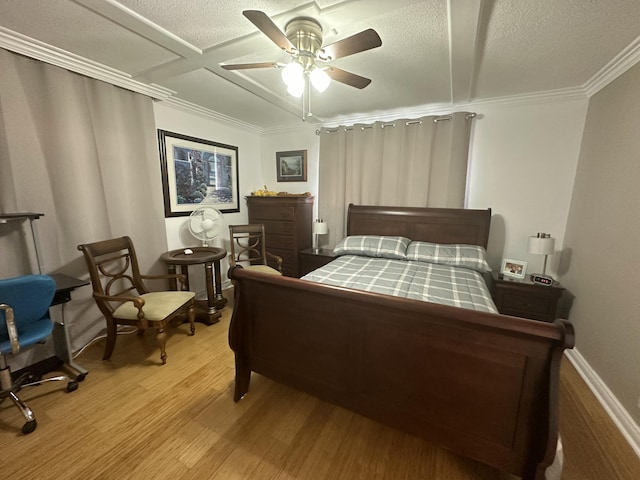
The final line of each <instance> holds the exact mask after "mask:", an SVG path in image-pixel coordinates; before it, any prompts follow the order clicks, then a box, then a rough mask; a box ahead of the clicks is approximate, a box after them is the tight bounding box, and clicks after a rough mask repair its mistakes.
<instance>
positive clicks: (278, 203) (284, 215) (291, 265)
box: [246, 196, 314, 277]
mask: <svg viewBox="0 0 640 480" xmlns="http://www.w3.org/2000/svg"><path fill="white" fill-rule="evenodd" d="M246 198H247V207H248V209H249V223H262V224H263V225H264V228H265V232H266V236H267V238H266V243H267V245H266V246H267V251H268V252H270V253H273V254H274V255H278V256H280V257H282V273H283V274H284V275H287V276H289V277H298V276H300V264H299V260H298V252H300V250H305V249H307V248H311V246H312V234H311V224H312V220H313V200H314V198H313V197H254V196H251V197H246ZM272 266H275V265H272Z"/></svg>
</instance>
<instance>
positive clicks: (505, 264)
mask: <svg viewBox="0 0 640 480" xmlns="http://www.w3.org/2000/svg"><path fill="white" fill-rule="evenodd" d="M526 271H527V262H523V261H522V260H511V259H510V258H505V259H504V260H502V268H501V269H500V273H502V274H503V275H504V276H506V277H512V278H519V279H522V278H524V275H525V272H526Z"/></svg>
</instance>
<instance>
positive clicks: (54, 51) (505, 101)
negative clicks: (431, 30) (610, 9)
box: [0, 27, 640, 134]
mask: <svg viewBox="0 0 640 480" xmlns="http://www.w3.org/2000/svg"><path fill="white" fill-rule="evenodd" d="M0 48H5V49H7V50H9V51H12V52H15V53H19V54H21V55H24V56H27V57H30V58H34V59H36V60H41V61H43V62H45V63H49V64H52V65H56V66H59V67H62V68H65V69H67V70H70V71H72V72H75V73H79V74H82V75H86V76H87V77H90V78H94V79H96V80H101V81H104V82H107V83H110V84H112V85H115V86H118V87H122V88H125V89H127V90H131V91H134V92H137V93H141V94H143V95H147V96H149V97H151V98H153V99H155V100H160V101H164V102H166V104H167V105H171V106H173V107H175V108H179V109H181V110H183V111H186V112H190V113H193V114H195V115H199V116H202V117H206V118H211V119H214V120H217V121H220V122H224V123H226V124H228V125H231V126H234V127H237V128H241V129H243V130H247V131H250V132H253V133H258V134H265V133H278V132H286V131H292V130H296V129H298V128H300V129H303V128H306V127H308V126H309V125H308V124H301V125H299V126H280V127H273V128H262V127H258V126H256V125H252V124H249V123H246V122H243V121H240V120H237V119H235V118H232V117H229V116H227V115H223V114H221V113H218V112H215V111H213V110H209V109H207V108H205V107H201V106H199V105H195V104H193V103H190V102H187V101H185V100H181V99H178V98H176V97H175V95H176V94H177V92H175V91H173V90H170V89H168V88H165V87H162V86H160V85H156V84H154V83H150V84H147V83H143V82H140V81H137V80H134V79H133V78H132V76H131V75H129V74H127V73H125V72H122V71H120V70H116V69H114V68H111V67H108V66H105V65H102V64H99V63H97V62H93V61H91V60H88V59H86V58H83V57H80V56H79V55H75V54H72V53H70V52H67V51H65V50H62V49H60V48H57V47H53V46H51V45H48V44H46V43H44V42H40V41H39V40H35V39H33V38H30V37H27V36H25V35H22V34H20V33H18V32H15V31H13V30H10V29H8V28H4V27H0ZM638 62H640V37H638V38H637V39H636V40H634V41H633V42H632V43H631V44H630V45H629V46H628V47H626V48H625V49H624V50H622V51H621V52H620V53H619V54H618V55H616V57H615V58H613V59H612V60H611V61H610V62H609V63H608V64H607V65H605V66H604V67H603V68H602V69H601V70H599V71H598V72H597V73H596V74H595V75H594V76H593V77H591V78H590V79H589V80H588V81H587V82H586V83H585V84H583V85H581V86H578V87H572V88H564V89H558V90H550V91H546V92H536V93H530V94H525V95H513V96H506V97H495V98H489V99H482V100H473V101H471V102H467V103H458V104H453V103H441V104H427V105H420V106H416V107H410V108H398V109H393V110H387V111H379V112H372V113H366V114H364V113H363V114H357V115H351V116H342V117H334V118H327V119H322V120H321V119H319V120H320V121H319V122H318V123H317V124H316V126H317V127H320V126H323V127H335V126H337V125H353V124H356V123H372V122H375V121H389V120H395V119H397V118H418V117H424V116H428V115H441V114H445V113H450V112H451V111H452V110H454V109H455V110H470V111H471V110H473V109H474V108H476V107H478V106H488V105H516V104H523V103H540V102H554V101H568V100H584V99H588V98H589V97H591V96H593V95H594V94H595V93H597V92H598V91H600V90H601V89H602V88H604V87H605V86H607V85H608V84H609V83H611V82H612V81H614V80H615V79H616V78H618V77H619V76H620V75H622V74H623V73H625V72H626V71H627V70H629V69H630V68H631V67H633V66H634V65H636V64H637V63H638Z"/></svg>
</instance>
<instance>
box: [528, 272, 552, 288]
mask: <svg viewBox="0 0 640 480" xmlns="http://www.w3.org/2000/svg"><path fill="white" fill-rule="evenodd" d="M531 281H532V282H533V283H537V284H538V285H547V286H551V285H553V278H551V277H549V276H547V275H540V274H539V273H534V274H533V275H531Z"/></svg>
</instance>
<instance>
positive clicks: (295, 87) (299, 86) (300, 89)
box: [287, 81, 304, 98]
mask: <svg viewBox="0 0 640 480" xmlns="http://www.w3.org/2000/svg"><path fill="white" fill-rule="evenodd" d="M287 93H288V94H289V95H291V96H292V97H296V98H300V97H302V94H303V93H304V81H302V82H300V83H292V84H291V85H289V86H288V87H287Z"/></svg>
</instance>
